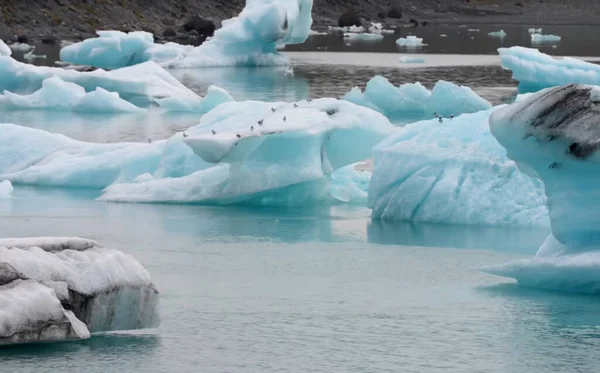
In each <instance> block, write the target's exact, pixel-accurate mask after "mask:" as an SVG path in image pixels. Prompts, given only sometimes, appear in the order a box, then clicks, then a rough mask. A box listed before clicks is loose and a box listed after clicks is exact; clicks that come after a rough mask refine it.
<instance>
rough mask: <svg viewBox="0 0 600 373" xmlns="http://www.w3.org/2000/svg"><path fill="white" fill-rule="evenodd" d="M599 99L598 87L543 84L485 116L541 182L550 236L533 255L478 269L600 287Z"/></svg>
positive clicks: (527, 282) (550, 285) (583, 288)
mask: <svg viewBox="0 0 600 373" xmlns="http://www.w3.org/2000/svg"><path fill="white" fill-rule="evenodd" d="M598 97H600V88H599V87H596V86H586V85H576V84H572V85H567V86H562V87H555V88H549V89H546V90H543V91H541V92H538V93H535V94H532V95H530V96H529V97H527V98H526V99H524V100H521V101H518V102H515V103H514V104H512V105H510V106H508V107H505V108H503V109H501V110H498V111H497V112H496V113H494V114H493V115H492V117H491V118H490V128H491V131H492V133H493V135H494V136H495V137H496V138H497V139H498V141H499V142H500V143H501V144H502V146H504V147H505V148H506V150H507V152H508V156H509V157H510V158H512V159H514V160H515V161H516V162H517V163H518V164H519V167H520V168H521V169H522V170H524V171H525V172H527V173H528V174H530V175H533V176H535V177H538V178H540V179H541V180H542V181H543V182H544V186H545V191H546V195H547V198H548V208H549V211H550V220H551V223H552V224H551V228H552V235H551V236H550V237H549V238H548V240H547V241H546V242H545V243H544V245H543V246H542V247H541V248H540V250H539V251H538V253H537V255H536V257H535V258H533V259H527V260H521V261H517V262H512V263H508V264H505V265H500V266H491V267H485V268H484V271H486V272H489V273H493V274H497V275H501V276H506V277H512V278H515V279H517V281H519V283H520V284H522V285H524V286H533V287H541V288H545V289H557V290H567V291H575V292H586V293H595V294H598V293H600V277H599V274H600V228H598V227H599V225H598V223H599V222H600V215H599V213H598V211H600V210H599V208H600V200H599V199H598V198H597V196H598V188H596V185H597V178H598V177H597V170H598V167H599V166H598V163H599V162H600V161H599V159H600V158H599V156H598V146H599V142H598V139H599V138H600V127H599V126H598V123H599V122H600V115H599V114H598V111H597V107H596V106H597V102H598V101H597V99H598Z"/></svg>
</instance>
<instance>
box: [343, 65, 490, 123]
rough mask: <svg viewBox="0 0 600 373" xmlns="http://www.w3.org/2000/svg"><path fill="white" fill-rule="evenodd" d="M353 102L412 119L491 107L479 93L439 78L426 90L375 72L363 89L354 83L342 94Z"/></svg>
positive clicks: (471, 111) (400, 118) (396, 116)
mask: <svg viewBox="0 0 600 373" xmlns="http://www.w3.org/2000/svg"><path fill="white" fill-rule="evenodd" d="M343 99H344V100H346V101H350V102H352V103H355V104H357V105H361V106H365V107H368V108H371V109H373V110H376V111H378V112H380V113H382V114H384V115H385V116H387V117H388V118H390V119H392V120H393V121H403V122H407V121H416V120H421V119H426V118H433V117H434V114H438V115H441V116H443V117H450V116H451V115H454V116H458V115H460V114H462V113H474V112H477V111H480V110H486V109H489V108H491V107H492V106H491V104H490V103H489V102H488V101H486V100H485V99H483V98H481V97H479V96H478V95H477V94H476V93H475V92H473V91H472V90H471V88H469V87H464V86H458V85H456V84H454V83H450V82H446V81H443V80H440V81H439V82H437V83H436V84H435V86H434V87H433V90H431V91H429V90H428V89H427V88H425V87H424V86H423V85H421V83H407V84H402V85H400V86H399V87H395V86H394V85H393V84H391V83H390V82H389V81H388V80H387V79H386V78H384V77H382V76H376V77H374V78H372V79H371V80H370V81H369V82H368V83H367V86H366V87H365V90H364V92H363V91H361V89H360V88H358V87H354V88H352V90H351V91H350V92H348V93H346V95H344V97H343Z"/></svg>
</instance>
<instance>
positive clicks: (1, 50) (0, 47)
mask: <svg viewBox="0 0 600 373" xmlns="http://www.w3.org/2000/svg"><path fill="white" fill-rule="evenodd" d="M11 54H12V51H11V50H10V48H9V47H8V45H6V43H4V41H3V40H2V39H0V56H5V57H8V56H10V55H11Z"/></svg>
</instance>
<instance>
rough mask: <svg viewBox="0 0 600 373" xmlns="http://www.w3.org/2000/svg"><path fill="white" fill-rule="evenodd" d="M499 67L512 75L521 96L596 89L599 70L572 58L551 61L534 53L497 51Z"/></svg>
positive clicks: (536, 51) (526, 50)
mask: <svg viewBox="0 0 600 373" xmlns="http://www.w3.org/2000/svg"><path fill="white" fill-rule="evenodd" d="M498 53H500V59H501V64H502V67H503V68H504V69H506V70H511V71H512V77H513V79H515V80H518V81H519V91H520V92H522V93H527V92H536V91H539V90H540V89H543V88H548V87H555V86H559V85H564V84H571V83H578V84H594V85H600V66H599V65H596V64H593V63H589V62H585V61H582V60H579V59H576V58H572V57H563V58H560V59H557V58H554V57H552V56H549V55H547V54H544V53H541V52H540V51H538V50H537V49H530V48H523V47H511V48H500V49H498Z"/></svg>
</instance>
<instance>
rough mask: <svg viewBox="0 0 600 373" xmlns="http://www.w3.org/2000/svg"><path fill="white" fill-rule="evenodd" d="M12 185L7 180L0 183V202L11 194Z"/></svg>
mask: <svg viewBox="0 0 600 373" xmlns="http://www.w3.org/2000/svg"><path fill="white" fill-rule="evenodd" d="M13 190H14V188H13V186H12V183H11V182H10V181H8V180H3V181H0V200H3V199H9V198H11V197H12V193H13Z"/></svg>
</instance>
